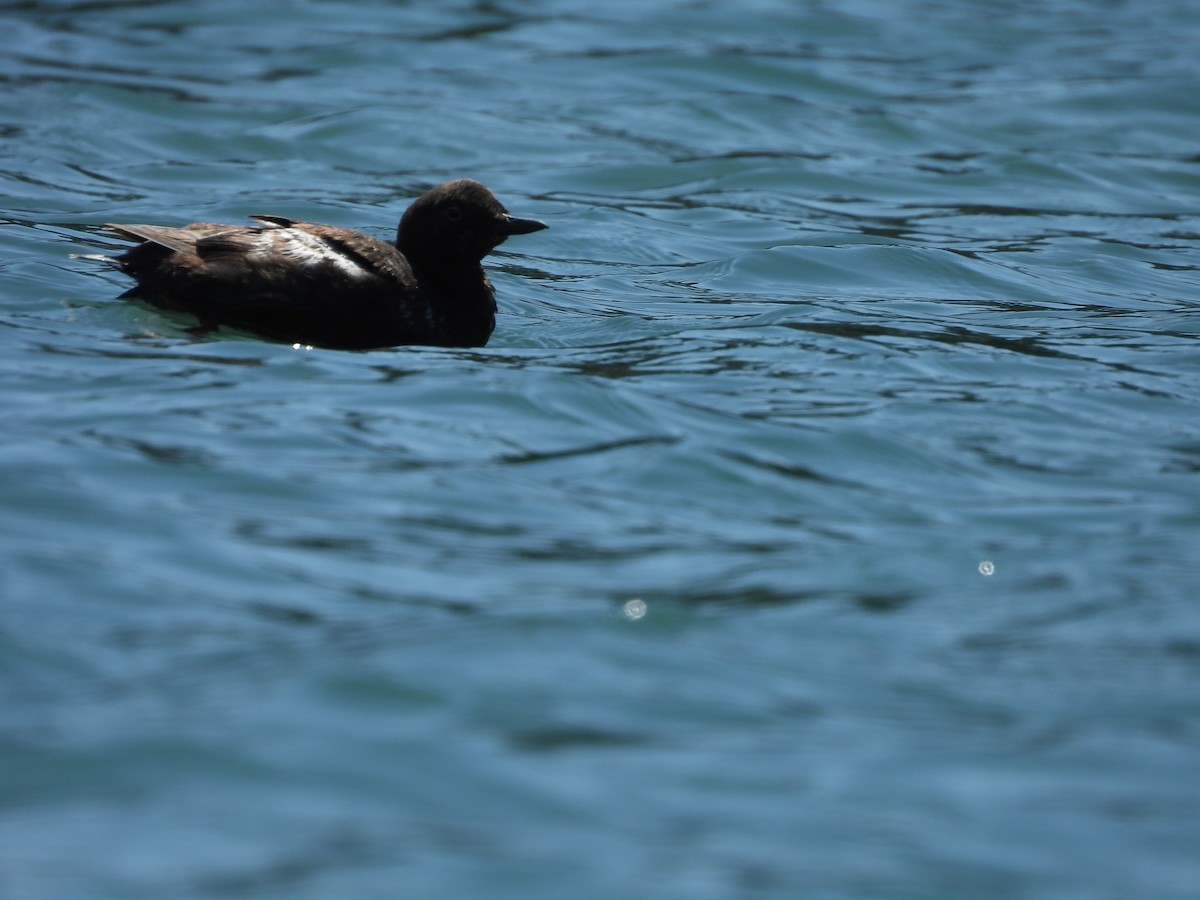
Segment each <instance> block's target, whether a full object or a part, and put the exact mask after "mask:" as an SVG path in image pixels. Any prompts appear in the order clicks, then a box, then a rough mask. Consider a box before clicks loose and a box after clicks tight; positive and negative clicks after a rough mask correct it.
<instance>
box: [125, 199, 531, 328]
mask: <svg viewBox="0 0 1200 900" xmlns="http://www.w3.org/2000/svg"><path fill="white" fill-rule="evenodd" d="M251 218H254V219H257V220H258V221H259V222H261V223H262V224H261V225H218V224H210V223H203V222H197V223H194V224H192V225H185V226H184V227H182V228H169V227H163V226H160V225H109V226H108V228H109V229H110V230H112V231H115V232H116V233H117V234H119V235H121V236H122V237H126V238H129V239H130V240H134V241H139V242H140V243H139V244H138V245H137V246H136V247H133V248H131V249H130V250H128V251H127V252H125V253H123V254H122V255H121V256H118V257H115V258H114V259H112V260H111V261H112V262H115V263H117V264H118V265H119V266H120V267H121V269H122V270H123V271H124V272H125V273H127V274H128V275H131V276H133V277H134V278H135V279H137V287H135V288H132V289H130V290H129V291H127V292H126V293H124V294H122V295H121V296H122V297H138V298H141V299H143V300H145V301H147V302H149V303H151V304H153V305H154V306H157V307H160V308H162V309H169V310H177V311H181V312H186V313H191V314H192V315H194V316H196V317H197V318H198V319H199V320H200V324H201V325H202V326H203V327H205V328H208V329H211V328H217V327H219V326H222V325H227V326H230V327H234V328H239V329H243V330H245V331H250V332H253V333H255V334H258V335H261V336H263V337H266V338H270V339H272V340H277V341H286V342H288V343H300V344H312V345H315V346H320V347H332V348H337V349H344V350H366V349H370V348H375V347H394V346H398V345H400V344H434V345H439V346H445V347H482V346H483V345H484V344H486V343H487V341H488V338H489V337H491V334H492V330H493V329H494V328H495V327H496V292H495V289H494V288H493V287H492V283H491V281H489V280H488V277H487V275H486V274H484V271H483V267H482V266H481V265H480V263H481V261H482V260H483V258H484V257H485V256H486V255H487V254H488V253H490V252H491V251H492V250H494V249H495V248H496V247H497V246H498V245H500V244H501V243H503V242H504V240H505V239H506V238H508V237H509V236H510V235H514V234H529V233H530V232H533V231H540V230H541V229H543V228H545V227H547V226H546V224H545V223H544V222H539V221H537V220H536V219H519V218H517V217H515V216H510V215H509V214H508V211H507V210H506V209H505V208H504V207H503V206H502V205H501V203H500V201H499V200H497V199H496V197H495V195H493V194H492V192H491V191H490V190H488V189H487V188H486V187H484V186H483V185H482V184H480V183H479V182H477V181H471V180H470V179H465V178H464V179H459V180H457V181H447V182H445V183H443V184H439V185H438V186H437V187H435V188H433V189H432V190H431V191H429V192H428V193H426V194H425V195H423V196H422V197H420V198H419V199H418V200H417V201H416V202H414V203H413V205H412V206H410V207H409V208H408V211H407V212H405V213H404V217H403V218H402V219H401V220H400V227H399V229H398V231H397V233H396V243H395V245H392V244H388V243H386V242H385V241H381V240H379V239H377V238H373V237H371V236H369V235H366V234H362V233H361V232H358V231H351V230H350V229H348V228H337V227H335V226H332V225H315V224H313V223H310V222H298V221H296V220H294V219H287V218H283V217H281V216H252V217H251Z"/></svg>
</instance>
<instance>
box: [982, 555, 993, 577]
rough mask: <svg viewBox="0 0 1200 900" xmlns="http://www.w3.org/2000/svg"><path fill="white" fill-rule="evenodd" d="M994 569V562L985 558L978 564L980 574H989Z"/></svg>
mask: <svg viewBox="0 0 1200 900" xmlns="http://www.w3.org/2000/svg"><path fill="white" fill-rule="evenodd" d="M995 571H996V564H995V563H994V562H992V561H991V560H990V559H985V560H984V561H983V562H981V563H980V564H979V574H980V575H991V574H993V573H994V572H995Z"/></svg>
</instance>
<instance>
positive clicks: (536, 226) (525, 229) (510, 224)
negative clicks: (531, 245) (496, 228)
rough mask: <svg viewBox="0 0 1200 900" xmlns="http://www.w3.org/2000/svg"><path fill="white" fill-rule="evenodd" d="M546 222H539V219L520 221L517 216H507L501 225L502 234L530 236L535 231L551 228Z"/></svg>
mask: <svg viewBox="0 0 1200 900" xmlns="http://www.w3.org/2000/svg"><path fill="white" fill-rule="evenodd" d="M549 227H550V226H549V225H547V224H546V223H545V222H539V221H538V220H537V219H519V218H517V217H516V216H505V217H504V221H503V222H501V224H500V231H501V233H502V234H507V235H513V234H530V233H531V232H534V231H541V230H542V229H543V228H549Z"/></svg>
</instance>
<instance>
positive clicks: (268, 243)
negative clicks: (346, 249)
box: [249, 228, 370, 278]
mask: <svg viewBox="0 0 1200 900" xmlns="http://www.w3.org/2000/svg"><path fill="white" fill-rule="evenodd" d="M249 255H250V256H251V257H252V258H258V259H265V258H269V257H273V256H284V257H287V258H288V259H292V260H295V261H296V262H297V263H299V264H300V265H301V266H302V267H304V268H306V269H315V268H321V267H325V266H333V267H334V268H335V269H337V270H338V271H339V272H341V273H342V274H343V275H346V276H348V277H350V278H366V277H367V276H368V275H369V274H370V272H368V271H367V270H366V269H365V268H363V267H362V266H361V265H360V264H359V263H358V262H357V261H356V260H355V259H354V258H353V257H350V256H346V255H345V254H344V253H341V252H340V251H338V249H337V248H336V247H332V246H330V245H329V244H327V243H325V241H323V240H321V239H320V238H319V237H317V236H316V235H312V234H309V233H308V232H307V231H301V230H299V229H298V228H271V229H267V230H265V231H263V232H262V236H261V238H260V239H259V240H258V241H256V242H255V247H254V249H253V250H252V251H251V252H250V254H249Z"/></svg>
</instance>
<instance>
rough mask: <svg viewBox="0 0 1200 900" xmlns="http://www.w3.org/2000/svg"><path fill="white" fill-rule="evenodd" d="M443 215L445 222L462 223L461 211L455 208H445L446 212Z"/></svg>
mask: <svg viewBox="0 0 1200 900" xmlns="http://www.w3.org/2000/svg"><path fill="white" fill-rule="evenodd" d="M443 215H445V217H446V221H448V222H460V221H462V210H461V209H459V208H458V207H457V206H447V207H446V212H445V213H443Z"/></svg>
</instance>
